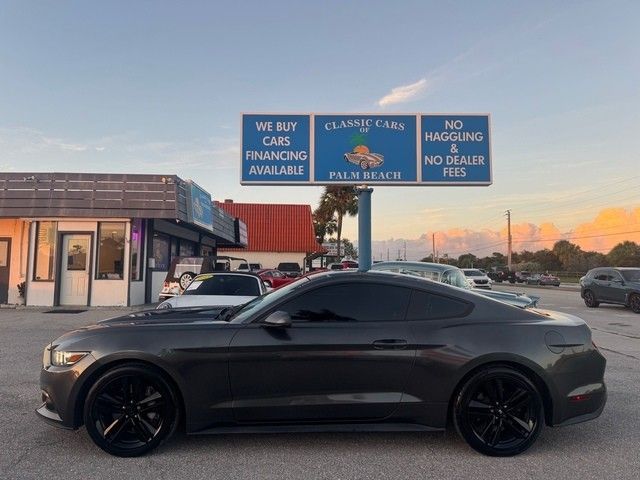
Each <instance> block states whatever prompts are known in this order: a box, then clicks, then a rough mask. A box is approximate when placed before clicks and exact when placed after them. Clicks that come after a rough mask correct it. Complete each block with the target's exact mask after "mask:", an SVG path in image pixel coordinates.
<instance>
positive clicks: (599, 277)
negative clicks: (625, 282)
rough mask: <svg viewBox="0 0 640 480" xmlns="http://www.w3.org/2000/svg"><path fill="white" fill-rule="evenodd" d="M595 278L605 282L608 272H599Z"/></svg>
mask: <svg viewBox="0 0 640 480" xmlns="http://www.w3.org/2000/svg"><path fill="white" fill-rule="evenodd" d="M594 278H595V279H596V280H600V281H603V282H605V281H606V280H607V274H606V273H604V272H600V273H598V274H597V275H596V276H595V277H594Z"/></svg>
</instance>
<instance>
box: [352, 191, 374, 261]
mask: <svg viewBox="0 0 640 480" xmlns="http://www.w3.org/2000/svg"><path fill="white" fill-rule="evenodd" d="M356 189H357V191H358V250H359V252H358V270H359V271H361V272H367V271H369V270H370V269H371V193H372V192H373V188H369V187H367V186H366V185H364V186H362V187H356Z"/></svg>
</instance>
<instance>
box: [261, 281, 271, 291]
mask: <svg viewBox="0 0 640 480" xmlns="http://www.w3.org/2000/svg"><path fill="white" fill-rule="evenodd" d="M262 285H264V288H266V289H267V290H271V284H270V283H269V282H262Z"/></svg>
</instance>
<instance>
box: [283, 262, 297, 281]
mask: <svg viewBox="0 0 640 480" xmlns="http://www.w3.org/2000/svg"><path fill="white" fill-rule="evenodd" d="M277 270H280V271H281V272H282V273H284V274H285V275H286V276H287V277H294V278H295V277H299V276H300V275H302V269H301V268H300V264H299V263H297V262H282V263H279V264H278V268H277Z"/></svg>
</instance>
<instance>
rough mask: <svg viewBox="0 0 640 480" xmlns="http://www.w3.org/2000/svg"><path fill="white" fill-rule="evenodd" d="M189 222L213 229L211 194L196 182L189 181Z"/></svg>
mask: <svg viewBox="0 0 640 480" xmlns="http://www.w3.org/2000/svg"><path fill="white" fill-rule="evenodd" d="M187 215H188V219H189V222H191V223H193V224H195V225H198V226H200V227H202V228H206V229H207V230H210V231H213V211H212V207H211V194H210V193H209V192H207V191H206V190H204V189H203V188H201V187H200V186H198V185H197V184H196V183H194V182H189V208H188V209H187Z"/></svg>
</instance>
